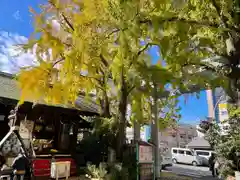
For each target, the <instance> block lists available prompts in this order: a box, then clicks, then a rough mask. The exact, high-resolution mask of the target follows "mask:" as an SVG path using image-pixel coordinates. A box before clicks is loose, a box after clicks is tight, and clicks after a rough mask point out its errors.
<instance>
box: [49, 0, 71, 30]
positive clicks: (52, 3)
mask: <svg viewBox="0 0 240 180" xmlns="http://www.w3.org/2000/svg"><path fill="white" fill-rule="evenodd" d="M48 2H49V4H51V5H52V6H53V7H54V8H55V9H56V10H57V11H59V13H60V15H61V16H62V17H63V19H64V21H65V22H66V23H67V25H68V26H69V27H70V28H71V29H72V30H73V31H74V27H73V25H72V24H71V23H70V21H69V20H68V19H67V17H66V16H65V15H64V13H63V12H61V11H60V10H59V8H57V7H56V5H55V4H54V2H53V1H52V0H49V1H48Z"/></svg>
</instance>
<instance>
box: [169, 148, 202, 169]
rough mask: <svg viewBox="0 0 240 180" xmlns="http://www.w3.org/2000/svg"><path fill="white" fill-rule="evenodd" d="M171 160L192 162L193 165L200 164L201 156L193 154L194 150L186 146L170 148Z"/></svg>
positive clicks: (185, 162) (174, 161)
mask: <svg viewBox="0 0 240 180" xmlns="http://www.w3.org/2000/svg"><path fill="white" fill-rule="evenodd" d="M172 162H173V163H175V164H176V163H184V164H192V165H193V166H199V165H202V158H201V157H200V156H197V155H195V153H194V151H192V150H190V149H186V148H172Z"/></svg>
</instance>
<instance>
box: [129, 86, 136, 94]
mask: <svg viewBox="0 0 240 180" xmlns="http://www.w3.org/2000/svg"><path fill="white" fill-rule="evenodd" d="M135 87H136V86H135V85H133V86H132V87H131V88H129V90H128V91H127V95H129V94H130V93H131V92H132V90H133V89H134V88H135Z"/></svg>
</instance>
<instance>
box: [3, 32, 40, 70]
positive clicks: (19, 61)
mask: <svg viewBox="0 0 240 180" xmlns="http://www.w3.org/2000/svg"><path fill="white" fill-rule="evenodd" d="M27 42H28V39H27V38H26V37H25V36H21V35H19V34H16V33H9V32H5V31H0V70H1V71H4V72H7V73H16V72H18V71H19V69H20V68H21V67H25V66H30V65H34V64H36V59H35V55H34V54H33V53H30V52H27V53H23V52H22V49H21V48H20V47H19V46H17V45H20V44H25V43H27Z"/></svg>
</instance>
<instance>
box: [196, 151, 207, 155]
mask: <svg viewBox="0 0 240 180" xmlns="http://www.w3.org/2000/svg"><path fill="white" fill-rule="evenodd" d="M197 155H200V156H209V152H204V151H197Z"/></svg>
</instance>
